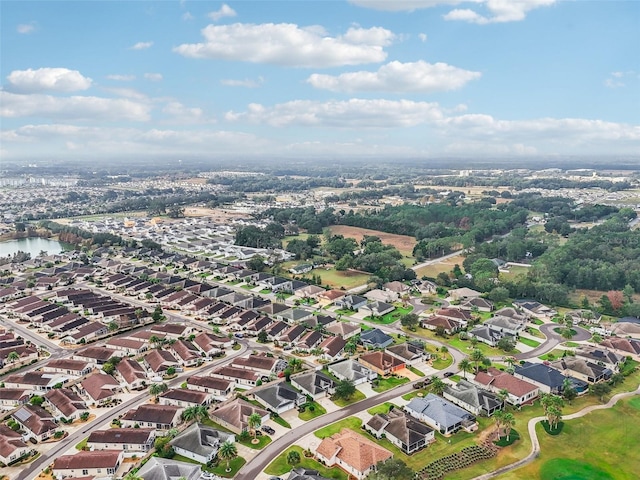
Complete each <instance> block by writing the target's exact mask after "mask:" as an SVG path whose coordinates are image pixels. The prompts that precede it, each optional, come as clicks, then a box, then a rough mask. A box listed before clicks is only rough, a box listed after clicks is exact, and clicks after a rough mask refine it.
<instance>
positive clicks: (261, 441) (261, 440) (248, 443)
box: [236, 435, 271, 450]
mask: <svg viewBox="0 0 640 480" xmlns="http://www.w3.org/2000/svg"><path fill="white" fill-rule="evenodd" d="M256 439H257V440H258V443H253V435H251V437H250V438H248V439H247V440H238V437H236V441H237V442H238V443H239V444H240V445H244V446H245V447H249V448H253V449H254V450H262V449H263V448H264V447H266V446H267V445H269V444H270V443H271V437H269V436H268V435H260V436H259V437H256Z"/></svg>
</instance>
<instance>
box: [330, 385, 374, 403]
mask: <svg viewBox="0 0 640 480" xmlns="http://www.w3.org/2000/svg"><path fill="white" fill-rule="evenodd" d="M365 398H367V397H365V395H364V393H362V392H361V391H360V390H358V389H356V391H355V393H354V394H353V395H351V398H350V399H349V400H345V399H344V398H332V399H331V401H332V402H333V403H335V404H336V405H337V406H339V407H346V406H347V405H351V404H352V403H356V402H359V401H360V400H364V399H365Z"/></svg>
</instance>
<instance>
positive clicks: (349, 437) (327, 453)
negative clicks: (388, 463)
mask: <svg viewBox="0 0 640 480" xmlns="http://www.w3.org/2000/svg"><path fill="white" fill-rule="evenodd" d="M391 457H393V453H391V452H390V451H389V450H387V449H386V448H382V447H381V446H379V445H377V444H375V443H373V442H372V441H371V440H368V439H367V438H365V437H363V436H362V435H359V434H357V433H355V432H354V431H353V430H349V429H347V428H343V429H342V430H340V432H339V433H336V434H334V435H332V436H330V437H326V438H324V439H323V440H322V441H321V442H320V445H318V448H317V449H316V458H317V459H318V460H319V461H320V462H321V463H323V464H325V465H327V466H329V467H332V466H334V465H337V466H339V467H340V468H342V469H343V470H345V471H346V472H347V473H348V474H350V475H353V476H354V477H356V478H358V479H359V480H362V479H363V478H364V477H366V476H367V475H368V474H369V473H370V472H371V471H372V470H375V466H376V464H377V463H378V462H384V461H385V460H388V459H389V458H391Z"/></svg>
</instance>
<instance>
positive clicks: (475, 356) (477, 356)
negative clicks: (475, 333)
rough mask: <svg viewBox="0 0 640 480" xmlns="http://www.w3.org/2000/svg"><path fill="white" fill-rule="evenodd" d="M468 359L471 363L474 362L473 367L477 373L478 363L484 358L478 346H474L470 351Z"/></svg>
mask: <svg viewBox="0 0 640 480" xmlns="http://www.w3.org/2000/svg"><path fill="white" fill-rule="evenodd" d="M469 359H470V360H471V361H472V362H473V363H475V369H476V373H477V372H478V368H479V366H480V364H481V363H482V361H483V360H484V353H482V350H480V349H479V348H476V349H475V350H474V351H473V352H471V356H470V357H469Z"/></svg>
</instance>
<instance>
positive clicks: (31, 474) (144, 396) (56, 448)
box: [16, 344, 247, 480]
mask: <svg viewBox="0 0 640 480" xmlns="http://www.w3.org/2000/svg"><path fill="white" fill-rule="evenodd" d="M241 345H242V348H240V349H239V350H235V351H233V352H232V353H230V354H229V355H227V356H226V357H224V358H221V359H220V360H217V361H215V362H212V363H211V364H210V365H208V366H206V367H205V368H203V369H201V370H198V371H197V372H193V371H190V372H184V373H183V374H182V375H179V376H177V377H176V378H174V379H172V380H170V381H169V382H167V386H169V387H170V388H171V387H175V386H178V385H180V384H181V383H182V382H184V381H185V379H186V378H187V377H189V376H191V375H193V374H194V373H197V374H198V375H203V374H205V373H206V372H208V371H209V370H213V369H214V368H216V367H219V366H220V365H224V364H226V363H229V362H230V361H231V360H232V359H233V358H235V357H237V356H239V355H242V354H244V353H245V352H246V351H247V345H246V344H241ZM147 400H149V393H148V391H147V390H144V391H143V392H142V393H140V395H137V396H136V397H134V398H132V399H130V400H128V401H126V402H122V403H121V404H120V405H118V406H117V407H115V408H113V409H112V410H111V411H110V412H109V414H108V415H104V416H103V417H100V418H97V419H95V420H94V421H93V422H91V423H88V424H86V425H84V427H83V428H81V429H80V430H77V431H75V432H74V433H72V434H71V435H69V436H68V437H66V438H64V439H63V440H61V441H60V442H58V443H55V444H54V445H53V447H52V448H51V449H49V450H48V451H47V452H44V453H43V454H42V455H40V457H38V458H37V459H36V460H34V461H33V462H31V463H30V464H29V465H28V466H26V467H25V469H24V470H22V471H21V472H20V473H19V474H18V476H17V477H16V480H27V479H33V478H35V477H37V476H38V475H39V474H40V472H41V471H42V470H44V469H45V468H46V467H47V466H48V465H49V464H50V463H51V462H52V461H53V460H54V459H55V458H57V457H58V456H60V455H61V454H63V453H64V452H65V451H67V450H68V449H69V448H70V447H72V446H73V445H77V444H78V443H80V441H81V440H83V439H84V438H86V437H87V436H89V434H90V433H91V432H93V431H95V430H98V429H100V428H101V427H103V426H105V425H108V424H110V423H111V420H112V419H113V418H115V417H117V416H119V415H121V414H123V413H125V412H126V411H128V410H130V409H131V408H134V407H137V406H138V405H140V404H142V403H145V402H146V401H147Z"/></svg>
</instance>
